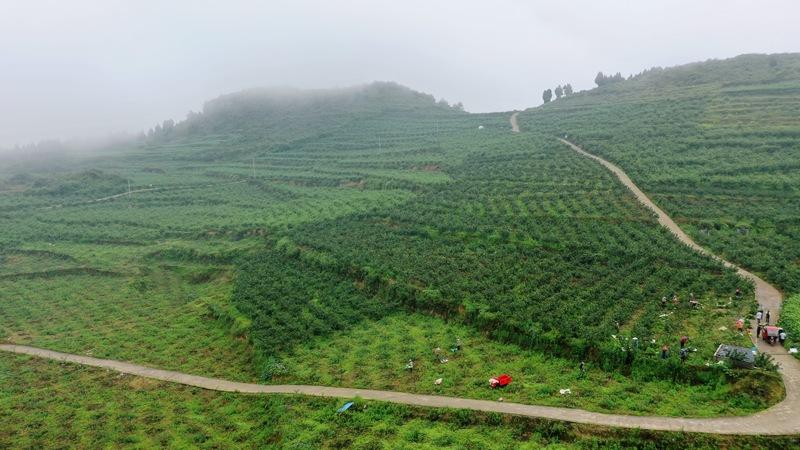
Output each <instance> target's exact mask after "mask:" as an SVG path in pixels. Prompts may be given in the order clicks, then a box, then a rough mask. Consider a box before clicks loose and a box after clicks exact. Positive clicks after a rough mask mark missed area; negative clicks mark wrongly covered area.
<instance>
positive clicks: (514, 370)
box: [270, 314, 782, 417]
mask: <svg viewBox="0 0 800 450" xmlns="http://www.w3.org/2000/svg"><path fill="white" fill-rule="evenodd" d="M457 339H460V340H461V342H462V348H461V350H460V351H456V352H453V351H451V350H450V348H451V347H452V346H453V345H454V344H455V342H456V340H457ZM675 341H676V342H675V343H674V347H673V351H672V352H673V353H672V358H673V359H676V358H677V348H678V345H677V344H678V343H677V337H676V338H675ZM437 347H438V348H440V349H441V352H440V354H439V355H438V356H437V354H436V353H435V352H434V349H436V348H437ZM712 354H713V350H710V353H709V350H706V349H703V350H702V351H698V352H697V354H692V356H691V359H690V362H689V363H690V364H696V365H703V364H705V363H706V362H710V356H711V355H712ZM442 358H446V359H447V362H446V363H441V362H440V360H441V359H442ZM409 360H413V361H414V368H413V370H406V369H405V365H406V363H407V362H408V361H409ZM280 361H281V363H283V364H284V365H285V367H286V373H285V374H283V375H280V376H277V377H274V378H273V379H272V380H270V383H274V384H282V383H288V384H292V383H294V384H320V385H326V386H347V387H358V388H370V389H383V390H393V391H403V392H417V393H427V394H439V395H447V396H458V397H469V398H478V399H486V400H497V399H498V398H500V397H502V398H503V399H505V400H506V401H510V402H518V403H530V404H540V405H551V406H565V407H573V408H583V409H588V410H592V411H603V412H615V413H629V414H642V415H644V414H655V415H665V416H700V417H704V416H715V415H741V414H749V413H753V412H755V411H758V410H760V409H763V408H765V407H767V406H769V405H771V404H773V403H774V402H776V401H778V400H780V398H781V396H782V394H781V392H782V391H781V388H780V380H779V379H778V378H776V377H774V376H769V375H766V374H759V375H756V374H750V375H746V376H745V380H746V381H742V382H741V383H739V384H737V383H731V384H725V383H723V384H720V385H698V386H693V385H688V384H682V383H675V382H672V381H669V380H658V381H652V380H648V381H643V380H638V379H636V378H635V377H632V376H625V375H622V374H621V373H619V372H608V371H603V370H601V369H600V368H597V367H592V366H591V365H588V366H587V368H588V370H587V373H586V375H585V377H581V376H580V371H579V368H578V363H577V362H576V361H574V360H568V359H562V358H556V357H552V356H544V355H543V354H542V353H540V352H535V351H529V350H525V349H522V348H520V347H517V346H515V345H511V344H504V343H500V342H497V341H495V340H490V339H488V338H486V337H484V336H482V335H481V334H480V333H478V332H476V331H474V329H472V328H470V327H467V326H463V325H459V324H455V323H447V322H444V321H443V320H441V319H438V318H434V317H430V316H427V315H422V314H395V315H391V316H388V317H385V318H383V319H381V320H378V321H372V322H363V323H361V324H360V325H357V326H355V327H353V328H352V329H350V330H348V331H347V332H344V333H341V334H338V335H335V336H332V337H328V338H324V339H318V340H316V341H314V342H312V343H310V344H307V345H304V346H298V347H297V348H295V349H294V350H293V351H292V352H288V353H286V354H284V355H282V358H281V359H280ZM502 373H508V374H510V375H511V376H512V377H513V379H514V381H513V382H512V383H511V385H509V386H508V387H506V388H504V389H491V388H490V387H489V385H488V379H489V378H490V377H492V376H497V375H500V374H502ZM438 378H442V383H441V385H436V384H435V383H434V381H435V380H436V379H438ZM748 382H755V383H756V384H757V385H758V384H764V385H770V384H772V385H773V389H771V390H770V389H768V390H767V392H769V395H767V396H764V397H762V396H759V395H753V394H752V393H751V392H749V391H748V390H746V389H744V388H743V387H744V386H745V385H746V383H748ZM775 386H777V389H774V387H775ZM560 389H570V391H571V393H570V394H561V393H560Z"/></svg>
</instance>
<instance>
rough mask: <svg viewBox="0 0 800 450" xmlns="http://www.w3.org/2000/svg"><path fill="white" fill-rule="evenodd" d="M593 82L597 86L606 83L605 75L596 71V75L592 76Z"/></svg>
mask: <svg viewBox="0 0 800 450" xmlns="http://www.w3.org/2000/svg"><path fill="white" fill-rule="evenodd" d="M594 84H596V85H597V86H598V87H599V86H602V85H604V84H606V76H605V75H603V72H597V76H596V77H594Z"/></svg>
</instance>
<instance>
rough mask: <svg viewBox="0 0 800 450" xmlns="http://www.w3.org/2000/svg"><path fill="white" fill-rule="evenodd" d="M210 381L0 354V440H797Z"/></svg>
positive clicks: (506, 445)
mask: <svg viewBox="0 0 800 450" xmlns="http://www.w3.org/2000/svg"><path fill="white" fill-rule="evenodd" d="M354 400H355V402H356V405H355V406H354V407H353V408H352V409H351V410H350V411H348V412H347V413H344V414H337V413H336V412H335V411H336V409H337V408H338V407H339V406H340V405H341V404H343V403H344V400H338V399H324V398H309V397H296V396H283V395H275V396H252V395H242V394H232V393H222V392H213V391H206V390H203V389H198V388H190V387H184V386H179V385H174V384H170V383H164V382H157V381H152V380H147V379H142V378H137V377H133V376H129V375H123V374H118V373H115V372H110V371H106V370H103V369H97V368H90V367H83V366H78V365H72V364H66V363H58V362H55V361H47V360H42V359H36V358H28V357H25V356H20V355H11V354H0V417H3V420H2V421H0V447H1V448H43V449H49V448H209V449H210V448H214V449H228V448H230V449H234V448H236V449H238V448H254V449H255V448H259V449H264V448H298V449H299V448H303V449H305V448H309V449H310V448H315V449H317V448H319V449H333V448H354V449H439V448H447V449H512V448H513V449H540V448H549V449H597V448H658V449H685V448H728V449H740V448H741V449H745V448H748V449H749V448H793V447H796V446H797V445H800V441H799V440H798V438H797V437H790V436H786V437H780V436H777V437H758V436H714V435H707V434H687V433H662V432H647V431H639V430H624V429H614V428H604V427H595V426H587V425H576V424H570V423H564V422H556V421H547V420H539V419H528V418H521V417H513V416H502V415H498V414H489V413H479V412H473V411H464V410H448V409H428V408H416V407H408V406H403V405H392V404H388V403H380V402H365V401H361V400H359V399H354Z"/></svg>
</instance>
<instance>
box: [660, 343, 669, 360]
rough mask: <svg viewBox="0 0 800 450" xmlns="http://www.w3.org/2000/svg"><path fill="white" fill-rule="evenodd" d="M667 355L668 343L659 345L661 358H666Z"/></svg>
mask: <svg viewBox="0 0 800 450" xmlns="http://www.w3.org/2000/svg"><path fill="white" fill-rule="evenodd" d="M668 356H669V345H667V344H664V346H663V347H661V359H667V357H668Z"/></svg>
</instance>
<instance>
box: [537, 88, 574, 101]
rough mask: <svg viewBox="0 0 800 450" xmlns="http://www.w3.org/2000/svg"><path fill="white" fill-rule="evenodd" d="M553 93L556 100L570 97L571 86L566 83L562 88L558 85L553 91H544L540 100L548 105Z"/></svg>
mask: <svg viewBox="0 0 800 450" xmlns="http://www.w3.org/2000/svg"><path fill="white" fill-rule="evenodd" d="M553 93H555V95H556V99H559V98H561V97H565V96H567V95H572V85H571V84H569V83H567V84H565V85H564V86H563V87H562V86H561V85H560V84H559V85H558V86H556V89H555V91H554V90H552V89H545V90H544V92H543V93H542V100H544V102H545V103H549V102H550V100H552V99H553Z"/></svg>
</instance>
